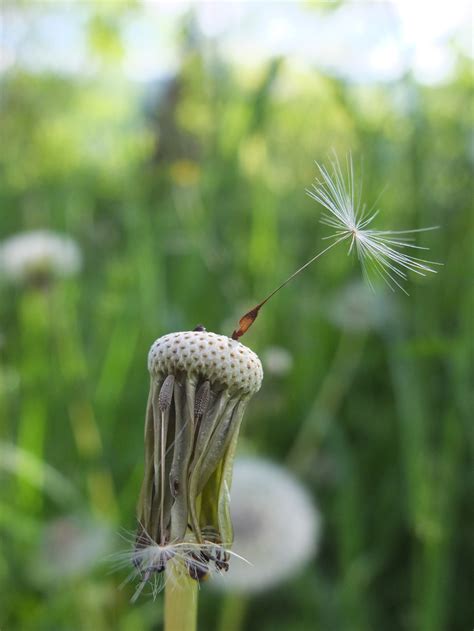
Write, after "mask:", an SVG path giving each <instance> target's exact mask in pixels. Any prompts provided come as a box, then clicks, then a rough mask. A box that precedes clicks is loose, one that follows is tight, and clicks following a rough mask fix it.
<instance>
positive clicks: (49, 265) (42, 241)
mask: <svg viewBox="0 0 474 631" xmlns="http://www.w3.org/2000/svg"><path fill="white" fill-rule="evenodd" d="M81 265H82V256H81V251H80V249H79V246H78V245H77V243H76V242H75V241H74V240H73V239H71V238H70V237H68V236H66V235H62V234H59V233H55V232H52V231H50V230H33V231H31V232H20V233H18V234H15V235H13V236H11V237H9V238H8V239H5V240H4V241H3V242H2V243H0V274H1V275H2V276H4V277H5V278H6V279H8V280H10V281H12V282H15V283H21V282H24V281H28V280H35V279H38V278H43V279H50V278H52V277H55V276H62V277H66V276H74V275H75V274H77V273H78V272H79V271H80V269H81Z"/></svg>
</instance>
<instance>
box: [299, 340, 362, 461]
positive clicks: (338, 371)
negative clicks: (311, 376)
mask: <svg viewBox="0 0 474 631" xmlns="http://www.w3.org/2000/svg"><path fill="white" fill-rule="evenodd" d="M365 340H366V335H365V334H358V335H355V334H353V333H344V334H343V335H342V336H341V338H340V341H339V345H338V347H337V350H336V353H335V355H334V358H333V360H332V363H331V366H330V367H329V370H328V371H327V373H326V377H325V379H324V381H323V383H322V385H321V388H320V389H319V392H318V394H317V395H316V398H315V399H314V402H313V404H312V406H311V408H310V410H309V412H308V415H307V417H306V419H305V420H304V421H303V423H302V425H301V427H300V429H299V432H298V433H297V435H296V438H295V440H294V442H293V445H292V446H291V448H290V450H289V452H288V454H287V463H288V465H289V466H290V467H291V468H292V469H294V470H295V471H298V472H300V473H301V472H303V471H304V470H305V468H306V467H307V466H308V464H309V463H310V462H311V460H312V455H313V454H314V452H315V451H316V450H317V449H318V444H319V443H320V441H321V438H322V437H323V436H324V434H325V433H326V432H327V429H328V426H329V423H330V421H331V419H332V418H333V417H334V415H335V414H336V412H337V409H338V407H339V405H340V404H341V402H342V400H343V398H344V395H345V394H346V392H347V391H348V389H349V387H350V385H351V383H352V378H353V376H354V373H355V371H356V369H357V367H358V365H359V360H360V357H361V355H362V351H363V349H364V345H365Z"/></svg>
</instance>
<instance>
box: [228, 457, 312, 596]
mask: <svg viewBox="0 0 474 631" xmlns="http://www.w3.org/2000/svg"><path fill="white" fill-rule="evenodd" d="M231 515H232V521H233V524H234V537H235V539H234V546H233V550H234V552H235V553H237V554H238V555H240V556H241V557H243V558H244V559H247V560H248V562H249V563H245V562H243V561H239V560H238V559H236V560H233V562H232V563H231V565H230V568H229V572H228V573H227V574H226V576H224V577H222V578H220V577H219V578H218V579H217V580H216V584H217V585H219V587H222V588H224V589H227V590H234V591H241V592H258V591H261V590H265V589H267V588H270V587H272V586H273V585H275V584H278V583H280V582H283V581H285V580H287V579H289V578H291V576H292V575H294V574H296V573H297V572H298V571H300V570H301V569H302V568H303V567H304V566H305V564H306V563H308V561H309V560H310V559H311V558H312V557H313V556H314V554H315V553H316V551H317V548H318V544H319V536H320V528H321V519H320V515H319V512H318V511H317V509H316V507H315V506H314V503H313V502H312V500H311V498H310V497H309V495H308V493H307V492H306V490H305V489H304V487H303V486H302V485H301V483H300V482H299V481H298V480H297V479H296V478H295V477H294V476H293V475H292V474H291V473H289V472H288V471H287V470H286V469H285V468H283V467H281V466H278V465H276V464H273V463H270V462H268V461H266V460H263V459H260V458H243V459H239V460H237V461H236V462H235V466H234V476H233V482H232V496H231Z"/></svg>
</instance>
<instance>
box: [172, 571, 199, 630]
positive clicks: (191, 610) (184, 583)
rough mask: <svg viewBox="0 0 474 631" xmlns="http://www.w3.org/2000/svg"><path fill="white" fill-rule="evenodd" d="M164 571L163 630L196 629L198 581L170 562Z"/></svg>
mask: <svg viewBox="0 0 474 631" xmlns="http://www.w3.org/2000/svg"><path fill="white" fill-rule="evenodd" d="M166 572H167V573H168V576H167V579H168V580H167V581H166V586H165V626H164V631H196V629H197V605H198V582H197V581H195V580H194V579H192V578H190V577H189V576H187V575H186V574H184V572H183V568H175V567H174V566H173V564H172V563H170V564H169V565H168V568H167V569H166Z"/></svg>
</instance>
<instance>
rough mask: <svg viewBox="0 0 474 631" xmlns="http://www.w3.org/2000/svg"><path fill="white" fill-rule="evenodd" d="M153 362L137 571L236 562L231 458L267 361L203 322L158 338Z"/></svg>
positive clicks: (197, 569) (202, 572) (196, 569)
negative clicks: (207, 328)
mask: <svg viewBox="0 0 474 631" xmlns="http://www.w3.org/2000/svg"><path fill="white" fill-rule="evenodd" d="M198 329H202V327H198ZM148 369H149V372H150V378H151V380H150V393H149V397H148V405H147V412H146V421H145V470H144V480H143V484H142V489H141V493H140V500H139V504H138V515H137V516H138V523H139V526H138V533H137V537H136V542H135V553H134V565H135V568H136V570H135V571H136V574H137V575H138V576H139V577H140V579H141V582H142V583H144V582H147V581H148V580H149V579H151V578H154V577H156V575H157V574H160V573H162V572H164V570H165V569H166V566H167V564H168V563H170V562H171V561H172V562H177V563H178V564H179V565H180V567H181V569H182V571H185V572H187V573H188V574H189V576H191V578H194V579H199V580H202V579H204V578H206V577H207V576H208V574H209V572H210V571H212V570H217V571H223V570H226V569H227V567H228V562H229V555H230V554H231V553H230V551H229V547H230V545H231V543H232V539H233V532H232V524H231V519H230V512H229V489H230V485H231V478H232V464H233V459H234V453H235V448H236V444H237V438H238V434H239V429H240V424H241V421H242V417H243V415H244V411H245V408H246V406H247V403H248V401H249V399H250V398H251V396H252V395H253V394H255V393H256V392H257V391H258V390H259V388H260V385H261V382H262V378H263V370H262V365H261V363H260V360H259V358H258V357H257V355H256V354H255V353H254V352H253V351H251V350H250V349H249V348H247V347H246V346H243V345H242V344H241V343H240V342H238V341H236V340H232V339H230V338H228V337H226V336H224V335H217V334H215V333H210V332H207V331H205V330H195V331H184V332H178V333H170V334H168V335H164V336H163V337H160V338H159V339H157V340H156V341H155V342H154V344H153V345H152V347H151V349H150V352H149V355H148Z"/></svg>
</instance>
